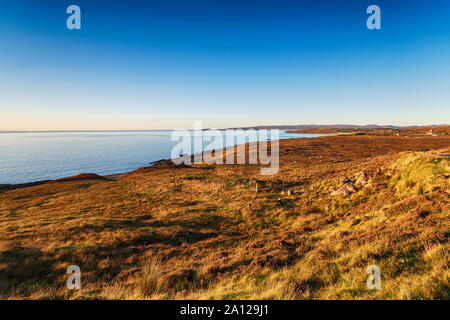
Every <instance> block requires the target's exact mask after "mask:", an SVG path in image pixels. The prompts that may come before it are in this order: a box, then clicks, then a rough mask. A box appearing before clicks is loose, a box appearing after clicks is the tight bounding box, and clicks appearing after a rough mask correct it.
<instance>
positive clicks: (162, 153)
mask: <svg viewBox="0 0 450 320" xmlns="http://www.w3.org/2000/svg"><path fill="white" fill-rule="evenodd" d="M172 132H173V130H145V131H64V132H63V131H57V132H56V131H52V132H50V131H49V132H0V184H19V183H28V182H35V181H42V180H51V179H58V178H62V177H69V176H74V175H77V174H80V173H97V174H99V175H110V174H118V173H123V172H128V171H132V170H135V169H138V168H140V167H144V166H149V165H151V163H152V162H154V161H158V160H161V159H170V157H171V152H172V148H173V147H174V146H175V145H176V144H178V143H179V141H172V139H171V135H172ZM187 135H190V132H189V133H188V134H187ZM317 136H320V134H296V133H289V132H287V131H280V133H279V138H280V139H288V138H312V137H317ZM192 139H194V138H192ZM261 139H262V138H260V137H259V136H258V137H257V140H261ZM267 139H270V135H269V137H268V138H267ZM246 141H247V142H250V141H254V139H253V140H251V139H247V140H246ZM192 143H193V142H192ZM236 143H237V139H236V140H235V142H234V143H231V144H228V145H225V146H226V147H229V146H231V145H234V144H236ZM207 149H208V143H205V145H204V146H203V150H207Z"/></svg>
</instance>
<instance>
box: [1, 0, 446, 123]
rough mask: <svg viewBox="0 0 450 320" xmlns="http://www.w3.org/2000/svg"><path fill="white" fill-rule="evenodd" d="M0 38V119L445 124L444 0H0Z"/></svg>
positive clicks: (41, 120) (34, 120)
mask: <svg viewBox="0 0 450 320" xmlns="http://www.w3.org/2000/svg"><path fill="white" fill-rule="evenodd" d="M94 2H95V3H94ZM71 4H77V5H79V6H80V8H81V30H68V29H67V28H66V18H67V17H68V14H66V8H67V6H69V5H71ZM371 4H376V5H378V6H379V7H380V8H381V30H368V29H367V27H366V19H367V17H368V14H366V8H367V7H368V6H369V5H371ZM0 43H1V45H0V130H64V129H76V130H84V129H174V128H189V127H192V125H193V121H194V120H202V121H203V123H204V126H206V127H217V128H222V127H229V126H248V125H272V124H284V125H286V124H312V123H314V124H333V123H344V124H370V123H377V124H397V125H413V124H418V125H426V124H437V123H450V2H449V1H448V0H442V1H437V0H436V1H433V0H431V1H414V0H409V1H406V0H405V1H396V0H389V1H384V0H383V1H380V0H370V1H365V0H359V1H356V0H355V1H346V0H343V1H321V0H316V1H312V0H311V1H263V0H258V1H256V0H255V1H232V0H228V1H214V0H210V1H188V0H186V1H172V0H165V1H162V0H161V1H145V2H144V1H84V0H71V1H62V0H59V1H51V0H48V1H34V0H27V1H23V0H16V1H5V0H0Z"/></svg>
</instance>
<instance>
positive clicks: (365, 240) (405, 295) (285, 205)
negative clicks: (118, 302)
mask: <svg viewBox="0 0 450 320" xmlns="http://www.w3.org/2000/svg"><path fill="white" fill-rule="evenodd" d="M300 140H301V141H300ZM449 145H450V139H449V138H448V137H427V138H410V139H407V138H394V137H322V138H319V139H291V140H286V141H281V144H280V147H281V167H280V170H279V173H278V174H277V175H275V176H260V175H259V167H257V166H245V165H242V166H229V165H221V166H198V167H192V168H175V167H171V166H158V167H155V168H144V169H140V170H138V171H136V172H134V173H131V174H127V175H125V176H124V177H123V178H121V179H119V180H117V181H109V180H104V179H98V178H95V179H89V177H87V179H81V180H76V179H75V180H74V179H66V180H63V181H59V182H53V183H47V184H44V185H40V186H34V187H29V188H22V189H16V190H9V191H1V192H0V298H2V299H21V298H31V299H91V298H96V299H187V298H190V299H448V298H449V297H450V296H449V292H450V291H449V287H450V286H449V280H450V274H449V260H450V254H449V237H450V222H449V216H450V208H449V203H450V201H449V200H450V195H449V189H450V188H449V180H448V178H449V173H450V167H449V158H448V157H447V156H444V155H443V154H448V153H450V152H449V149H448V146H449ZM444 147H447V149H441V150H439V151H430V152H419V151H407V150H421V149H423V148H430V149H439V148H444ZM390 151H391V153H389V152H390ZM394 151H395V152H394ZM400 151H403V152H400ZM361 170H366V172H367V173H368V175H369V176H370V178H371V180H372V183H371V186H368V187H365V188H361V189H359V190H358V191H357V192H355V193H353V194H351V195H350V196H348V197H345V198H341V197H339V196H331V192H332V191H333V190H334V189H336V188H337V187H338V186H339V184H340V181H341V180H342V179H343V178H344V177H349V178H355V177H356V175H357V174H358V173H359V172H360V171H361ZM288 191H289V192H288ZM73 264H75V265H78V266H80V268H81V271H82V288H81V290H68V289H67V288H66V286H65V281H66V279H67V277H68V274H66V268H67V267H68V266H69V265H73ZM372 264H375V265H378V266H379V267H380V269H381V274H382V289H381V290H368V289H367V287H366V280H367V277H368V275H367V274H366V268H367V266H369V265H372Z"/></svg>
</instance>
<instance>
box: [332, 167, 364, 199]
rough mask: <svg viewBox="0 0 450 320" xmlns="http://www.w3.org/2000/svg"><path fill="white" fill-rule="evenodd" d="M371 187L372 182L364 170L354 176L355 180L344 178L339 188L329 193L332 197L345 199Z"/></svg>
mask: <svg viewBox="0 0 450 320" xmlns="http://www.w3.org/2000/svg"><path fill="white" fill-rule="evenodd" d="M371 185H372V181H371V179H370V178H369V175H368V174H367V172H366V171H365V170H362V171H360V172H359V173H358V174H357V175H356V179H349V178H348V177H345V178H344V179H342V181H341V186H340V187H339V188H338V189H336V190H335V191H333V192H332V193H331V195H332V196H340V197H347V196H349V195H351V194H352V193H355V192H357V191H358V190H360V189H361V188H364V187H368V186H371Z"/></svg>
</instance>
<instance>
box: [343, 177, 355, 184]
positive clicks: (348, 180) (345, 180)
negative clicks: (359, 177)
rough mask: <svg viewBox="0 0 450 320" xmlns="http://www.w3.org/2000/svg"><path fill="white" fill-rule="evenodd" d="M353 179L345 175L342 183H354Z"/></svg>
mask: <svg viewBox="0 0 450 320" xmlns="http://www.w3.org/2000/svg"><path fill="white" fill-rule="evenodd" d="M352 182H353V180H350V179H349V178H347V177H345V178H344V179H342V182H341V183H342V184H346V183H352Z"/></svg>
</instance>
